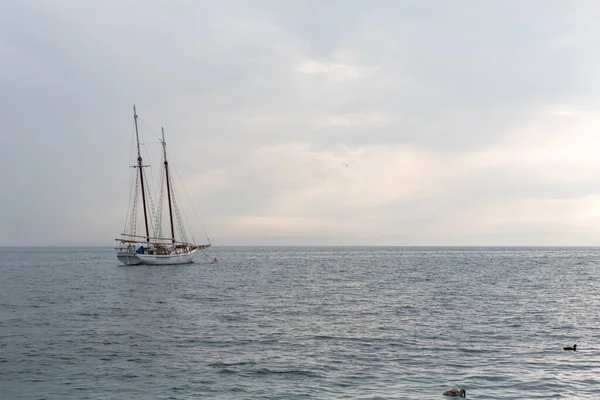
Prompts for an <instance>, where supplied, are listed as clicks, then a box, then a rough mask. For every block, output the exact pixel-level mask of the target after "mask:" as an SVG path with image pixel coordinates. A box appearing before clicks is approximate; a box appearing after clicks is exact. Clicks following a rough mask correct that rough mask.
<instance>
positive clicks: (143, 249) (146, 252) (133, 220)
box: [115, 106, 210, 265]
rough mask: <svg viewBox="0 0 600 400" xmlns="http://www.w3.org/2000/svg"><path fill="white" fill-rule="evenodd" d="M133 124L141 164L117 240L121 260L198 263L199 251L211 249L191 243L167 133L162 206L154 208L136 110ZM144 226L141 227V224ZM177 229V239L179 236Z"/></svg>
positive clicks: (164, 148)
mask: <svg viewBox="0 0 600 400" xmlns="http://www.w3.org/2000/svg"><path fill="white" fill-rule="evenodd" d="M133 120H134V125H135V139H136V148H137V162H136V164H135V165H133V166H132V168H135V169H136V171H135V174H132V175H133V181H134V182H133V188H132V193H131V195H130V198H131V207H130V209H129V212H128V214H129V215H128V218H127V221H126V223H125V232H126V233H122V234H121V237H120V238H118V239H115V240H117V241H118V242H119V247H118V249H117V250H118V252H117V258H118V259H119V261H121V262H122V263H123V264H126V265H138V264H151V265H173V264H187V263H191V262H194V258H195V256H196V254H197V253H198V251H200V250H202V249H206V248H208V247H210V242H208V243H207V244H201V245H197V244H195V242H194V240H193V237H192V240H191V241H190V240H188V238H187V232H186V229H185V227H184V224H183V223H182V219H181V215H180V212H179V207H178V204H177V197H176V196H175V191H174V187H173V177H172V174H171V171H170V170H169V161H168V159H167V144H166V142H165V133H164V129H162V140H160V142H161V143H162V157H163V166H164V171H161V180H160V182H161V183H160V185H159V186H160V187H161V189H160V190H159V202H158V205H157V207H154V201H153V200H152V197H151V194H150V186H149V184H148V180H147V178H146V174H145V173H144V169H145V168H146V167H149V165H144V163H143V161H142V155H141V151H140V135H139V131H138V115H137V112H136V109H135V106H133ZM165 194H166V198H167V210H168V213H167V214H168V219H169V228H170V235H168V234H167V235H165V234H164V233H163V229H162V225H163V224H162V219H163V218H162V217H163V214H164V213H163V209H164V208H165V207H164V206H163V200H164V197H165V196H164V195H165ZM139 203H141V205H142V209H143V217H144V224H143V227H144V232H140V233H142V234H139V233H138V232H137V229H138V227H137V225H138V221H137V220H138V210H139V207H138V206H139ZM140 225H141V224H140ZM176 226H177V228H178V229H177V234H178V235H177V236H176Z"/></svg>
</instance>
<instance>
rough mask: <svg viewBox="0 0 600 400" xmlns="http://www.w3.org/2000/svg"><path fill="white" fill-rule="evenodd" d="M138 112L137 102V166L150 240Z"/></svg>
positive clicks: (145, 222)
mask: <svg viewBox="0 0 600 400" xmlns="http://www.w3.org/2000/svg"><path fill="white" fill-rule="evenodd" d="M137 119H138V116H137V113H136V111H135V104H134V106H133V120H134V122H135V139H136V142H137V152H138V158H137V163H138V165H137V167H138V169H139V171H140V184H141V187H142V204H143V205H144V224H145V226H146V242H148V243H149V242H150V231H149V230H148V211H147V210H146V192H145V190H144V173H143V171H142V168H143V165H142V153H141V152H140V135H139V133H138V123H137Z"/></svg>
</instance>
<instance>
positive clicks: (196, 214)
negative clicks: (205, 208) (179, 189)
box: [173, 166, 210, 243]
mask: <svg viewBox="0 0 600 400" xmlns="http://www.w3.org/2000/svg"><path fill="white" fill-rule="evenodd" d="M173 169H174V170H175V173H176V174H177V177H178V178H179V181H180V182H183V179H181V175H179V170H178V169H177V167H176V166H173ZM180 186H183V191H184V192H185V195H186V196H187V199H188V201H189V202H190V205H191V206H192V211H193V212H194V215H195V216H196V219H197V220H198V223H199V224H200V228H202V232H203V233H204V236H205V237H206V240H208V243H210V238H209V237H208V235H207V234H206V229H204V225H202V221H200V217H198V213H197V212H196V208H195V207H194V203H193V202H192V200H191V198H190V195H189V193H188V191H187V189H186V188H185V185H180Z"/></svg>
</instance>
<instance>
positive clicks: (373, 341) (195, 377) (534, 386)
mask: <svg viewBox="0 0 600 400" xmlns="http://www.w3.org/2000/svg"><path fill="white" fill-rule="evenodd" d="M209 250H210V251H209V252H207V254H206V255H204V254H202V255H201V256H200V257H198V262H197V263H194V264H188V265H183V266H124V265H119V263H118V261H117V259H116V255H115V251H114V250H113V249H112V248H110V247H24V248H8V247H4V248H0V274H1V275H0V399H3V400H4V399H8V400H12V399H36V400H37V399H94V400H96V399H173V400H175V399H438V400H439V399H443V398H446V397H444V396H442V393H443V392H444V391H445V390H448V389H453V388H455V389H464V390H466V397H467V398H470V399H503V400H507V399H519V400H522V399H600V290H599V288H600V248H574V247H572V248H551V247H546V248H533V247H529V248H517V247H511V248H508V247H464V248H462V247H214V248H211V249H209ZM212 257H217V258H218V259H219V260H220V262H218V263H214V264H211V263H208V261H210V259H212ZM573 344H577V351H565V350H563V347H565V346H572V345H573Z"/></svg>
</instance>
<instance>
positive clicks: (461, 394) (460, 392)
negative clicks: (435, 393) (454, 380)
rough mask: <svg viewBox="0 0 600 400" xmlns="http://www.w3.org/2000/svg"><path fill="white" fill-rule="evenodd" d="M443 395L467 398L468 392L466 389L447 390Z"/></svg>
mask: <svg viewBox="0 0 600 400" xmlns="http://www.w3.org/2000/svg"><path fill="white" fill-rule="evenodd" d="M442 395H444V396H452V397H467V392H466V391H465V389H460V390H458V389H450V390H446V391H445V392H444V393H442Z"/></svg>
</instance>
